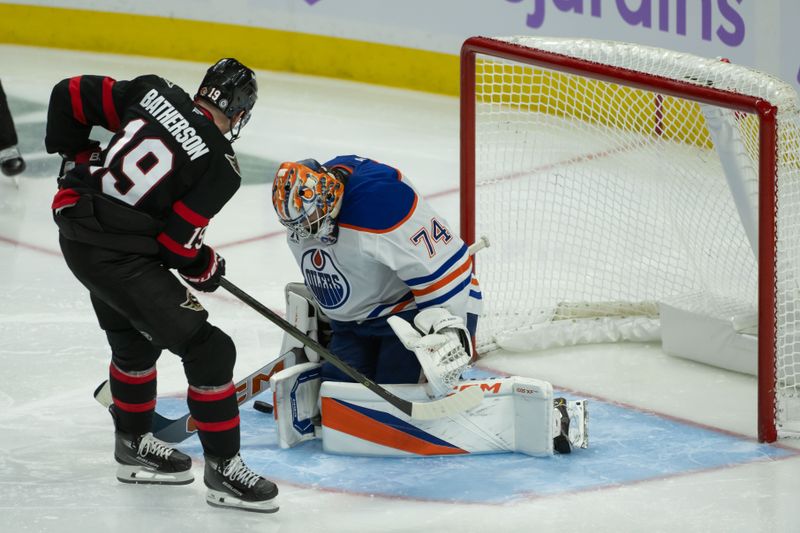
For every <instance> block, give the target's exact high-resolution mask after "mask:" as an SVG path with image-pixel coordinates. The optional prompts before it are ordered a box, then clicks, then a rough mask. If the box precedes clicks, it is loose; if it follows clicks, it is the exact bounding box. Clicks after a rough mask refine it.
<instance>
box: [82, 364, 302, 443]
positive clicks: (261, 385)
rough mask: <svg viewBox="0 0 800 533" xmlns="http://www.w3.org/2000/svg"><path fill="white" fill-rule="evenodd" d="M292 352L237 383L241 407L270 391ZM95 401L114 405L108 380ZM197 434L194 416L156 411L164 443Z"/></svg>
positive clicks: (97, 391) (156, 428)
mask: <svg viewBox="0 0 800 533" xmlns="http://www.w3.org/2000/svg"><path fill="white" fill-rule="evenodd" d="M291 354H292V350H289V351H288V352H286V353H284V354H283V355H281V356H280V357H278V358H277V359H275V360H273V361H271V362H269V363H267V364H266V365H264V366H262V367H261V368H259V369H258V370H256V371H255V372H253V373H252V374H250V375H249V376H247V377H246V378H244V379H242V380H240V381H239V382H237V383H236V385H235V386H236V402H237V403H238V404H239V405H242V404H243V403H245V402H247V401H248V400H251V399H253V398H255V397H256V396H258V395H259V394H261V393H262V392H264V391H265V390H267V389H269V378H270V377H272V375H273V374H276V373H278V372H280V371H281V370H283V368H284V361H285V360H286V358H287V356H289V355H291ZM94 399H95V400H97V401H98V402H99V403H100V405H102V406H104V407H106V408H108V407H109V406H110V405H111V404H112V403H113V399H112V397H111V387H110V385H109V384H108V380H106V381H103V382H102V383H101V384H100V385H98V386H97V388H96V389H95V391H94ZM196 432H197V427H196V426H195V424H194V419H193V418H192V415H190V414H189V413H186V414H185V415H183V416H182V417H180V418H176V419H172V418H167V417H165V416H163V415H161V414H159V413H158V411H156V412H155V413H153V435H154V436H155V437H156V438H158V439H161V440H163V441H164V442H170V443H176V442H183V441H185V440H186V439H188V438H189V437H191V436H192V435H194V434H195V433H196Z"/></svg>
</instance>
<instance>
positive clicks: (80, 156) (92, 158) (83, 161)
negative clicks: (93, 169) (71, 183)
mask: <svg viewBox="0 0 800 533" xmlns="http://www.w3.org/2000/svg"><path fill="white" fill-rule="evenodd" d="M102 160H103V151H102V150H101V149H100V143H99V142H97V141H92V140H89V145H88V146H87V147H86V148H84V149H83V150H81V151H80V152H78V153H76V154H75V155H73V156H71V157H70V156H69V155H67V154H61V168H60V169H59V171H58V175H59V176H63V175H64V174H66V173H67V172H69V171H70V170H72V169H73V168H75V166H76V165H100V164H102Z"/></svg>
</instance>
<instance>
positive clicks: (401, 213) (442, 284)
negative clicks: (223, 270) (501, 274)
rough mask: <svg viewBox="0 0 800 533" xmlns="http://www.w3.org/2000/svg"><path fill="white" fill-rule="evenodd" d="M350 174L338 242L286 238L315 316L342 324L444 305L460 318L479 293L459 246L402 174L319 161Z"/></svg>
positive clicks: (472, 308) (377, 166)
mask: <svg viewBox="0 0 800 533" xmlns="http://www.w3.org/2000/svg"><path fill="white" fill-rule="evenodd" d="M324 166H325V167H326V168H328V169H332V168H335V167H340V168H344V169H346V170H347V171H348V172H349V173H350V177H349V179H348V181H347V184H346V185H345V192H344V196H343V203H342V208H341V211H340V212H339V215H338V218H337V222H338V240H337V241H336V242H334V243H333V244H323V243H321V242H319V241H318V240H316V239H305V240H300V239H296V238H295V237H293V235H292V234H291V233H290V234H289V236H288V241H289V248H290V249H291V251H292V253H293V254H294V256H295V259H296V260H297V263H298V265H299V266H300V270H301V272H302V273H303V278H304V281H305V284H306V286H307V287H308V288H309V289H310V291H311V293H312V294H313V296H314V299H315V300H316V301H317V303H318V304H319V306H320V307H321V308H322V310H323V312H324V313H325V314H326V315H327V316H328V317H330V318H331V319H333V320H337V321H342V322H351V321H358V322H361V321H364V320H370V319H374V318H378V317H384V316H388V315H392V314H396V313H399V312H401V311H407V310H411V309H424V308H426V307H444V308H446V309H447V310H448V311H450V313H452V314H453V315H455V316H459V317H462V318H463V319H464V320H465V321H466V319H467V313H470V314H476V315H478V314H479V313H480V303H481V292H480V287H479V286H478V281H477V279H475V277H474V276H473V272H472V270H473V269H472V257H471V256H470V255H469V253H468V251H467V245H466V244H465V243H464V242H463V241H462V240H461V239H460V238H459V237H458V236H457V235H456V233H455V232H454V231H453V228H452V227H451V226H450V225H449V224H448V223H447V221H446V220H445V219H444V218H442V217H441V216H439V215H438V214H437V213H436V212H435V211H433V210H432V209H431V208H430V206H428V204H427V203H426V202H425V201H424V200H423V199H422V198H421V197H420V196H419V195H418V194H417V192H416V191H415V189H414V188H413V186H412V185H411V184H410V182H409V181H408V179H407V178H405V177H404V176H403V175H402V173H401V172H400V171H399V170H397V169H395V168H393V167H390V166H387V165H384V164H381V163H377V162H375V161H372V160H370V159H366V158H362V157H357V156H339V157H337V158H335V159H332V160H331V161H328V162H326V163H325V164H324Z"/></svg>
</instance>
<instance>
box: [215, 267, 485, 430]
mask: <svg viewBox="0 0 800 533" xmlns="http://www.w3.org/2000/svg"><path fill="white" fill-rule="evenodd" d="M220 285H221V286H222V287H224V288H225V289H226V290H227V291H228V292H230V293H231V294H232V295H234V296H236V297H237V298H239V299H240V300H241V301H242V302H244V303H246V304H247V305H249V306H250V307H252V308H253V309H254V310H255V311H256V312H258V313H259V314H260V315H261V316H263V317H264V318H266V319H267V320H269V321H270V322H272V323H273V324H275V325H276V326H278V327H279V328H281V329H282V330H283V331H285V332H286V333H288V334H289V335H291V336H292V337H294V338H295V339H297V340H299V341H300V342H302V343H303V344H304V345H305V346H308V347H309V348H311V349H312V350H314V351H315V352H317V353H318V354H319V355H321V356H322V357H323V358H324V359H325V360H326V361H328V362H329V363H331V364H332V365H333V366H335V367H336V368H338V369H339V370H341V371H342V372H344V373H345V374H347V375H348V376H349V377H350V378H351V379H352V380H353V381H355V382H357V383H361V384H362V385H364V386H365V387H366V388H368V389H369V390H371V391H372V392H374V393H375V394H377V395H378V396H380V397H381V398H383V399H384V400H386V401H387V402H389V403H390V404H392V405H393V406H394V407H396V408H397V409H399V410H400V411H402V412H403V413H405V414H406V415H408V416H410V417H411V418H413V419H417V420H433V419H435V418H441V417H444V416H448V415H452V414H455V413H460V412H462V411H466V410H467V409H471V408H473V407H475V406H476V405H478V404H479V403H481V401H482V400H483V391H482V390H481V388H480V387H468V388H465V389H463V390H461V391H459V392H456V393H455V394H451V395H450V396H445V397H444V398H441V399H439V400H432V401H429V402H411V401H408V400H404V399H402V398H400V397H398V396H395V395H394V394H392V393H391V392H389V391H388V390H386V389H385V388H383V387H381V386H380V385H378V384H377V383H375V382H374V381H372V380H371V379H369V378H368V377H367V376H365V375H363V374H361V373H360V372H358V371H357V370H356V369H354V368H353V367H351V366H350V365H348V364H347V363H345V362H344V361H342V360H341V359H339V357H337V356H336V355H334V354H333V353H332V352H330V351H329V350H328V349H327V348H325V347H324V346H323V345H321V344H320V343H319V342H317V341H315V340H314V339H312V338H311V337H309V336H308V335H306V334H305V333H303V332H302V331H300V330H299V329H297V328H296V327H294V326H293V325H292V324H291V323H289V322H288V321H286V320H284V319H283V318H282V317H280V316H279V315H278V314H276V313H275V312H274V311H272V310H271V309H270V308H268V307H267V306H265V305H263V304H262V303H260V302H259V301H258V300H256V299H255V298H253V297H252V296H250V295H249V294H247V293H246V292H244V291H243V290H242V289H240V288H239V287H237V286H236V285H234V284H233V283H231V282H230V281H228V280H227V279H225V278H222V280H221V281H220Z"/></svg>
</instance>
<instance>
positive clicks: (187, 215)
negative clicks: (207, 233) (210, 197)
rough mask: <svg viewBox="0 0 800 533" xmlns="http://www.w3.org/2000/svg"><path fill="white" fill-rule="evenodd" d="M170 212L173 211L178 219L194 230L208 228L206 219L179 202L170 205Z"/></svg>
mask: <svg viewBox="0 0 800 533" xmlns="http://www.w3.org/2000/svg"><path fill="white" fill-rule="evenodd" d="M172 210H173V211H175V213H177V215H178V216H179V217H181V218H182V219H183V220H185V221H186V222H188V223H189V224H191V225H192V226H194V227H196V228H203V227H205V226H208V222H209V220H208V219H207V218H206V217H204V216H203V215H201V214H199V213H196V212H195V211H193V210H192V209H190V208H189V206H187V205H186V204H185V203H183V201H181V200H178V201H177V202H175V203H174V204H172Z"/></svg>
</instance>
